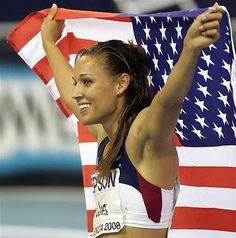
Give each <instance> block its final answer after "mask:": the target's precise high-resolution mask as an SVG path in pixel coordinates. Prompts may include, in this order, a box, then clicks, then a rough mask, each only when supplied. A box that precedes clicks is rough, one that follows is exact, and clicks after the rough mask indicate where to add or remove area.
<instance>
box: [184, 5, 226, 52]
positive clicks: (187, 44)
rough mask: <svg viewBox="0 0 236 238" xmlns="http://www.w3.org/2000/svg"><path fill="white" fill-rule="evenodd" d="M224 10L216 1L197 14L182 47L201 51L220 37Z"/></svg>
mask: <svg viewBox="0 0 236 238" xmlns="http://www.w3.org/2000/svg"><path fill="white" fill-rule="evenodd" d="M223 13H224V11H223V10H222V8H220V7H219V5H218V4H217V3H215V4H214V5H213V7H210V8H209V9H208V10H207V11H205V12H204V13H202V14H201V15H199V16H198V17H197V18H196V19H195V21H194V22H193V23H192V25H191V26H190V28H189V29H188V32H187V34H186V36H185V39H184V48H186V49H188V50H191V51H197V52H199V51H201V49H202V48H205V47H208V46H209V45H211V44H212V43H214V42H216V41H217V40H218V39H219V38H220V21H221V19H222V17H223Z"/></svg>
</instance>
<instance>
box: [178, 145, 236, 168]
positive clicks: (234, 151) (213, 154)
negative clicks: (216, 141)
mask: <svg viewBox="0 0 236 238" xmlns="http://www.w3.org/2000/svg"><path fill="white" fill-rule="evenodd" d="M177 151H178V155H179V158H180V166H212V167H220V166H224V167H236V159H235V158H236V146H218V147H204V148H203V147H177Z"/></svg>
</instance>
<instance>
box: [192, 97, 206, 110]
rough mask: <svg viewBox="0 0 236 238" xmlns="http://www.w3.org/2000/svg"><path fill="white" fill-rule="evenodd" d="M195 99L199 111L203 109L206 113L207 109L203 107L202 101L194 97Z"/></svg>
mask: <svg viewBox="0 0 236 238" xmlns="http://www.w3.org/2000/svg"><path fill="white" fill-rule="evenodd" d="M195 99H196V102H195V104H196V105H197V106H198V107H199V108H200V109H201V111H202V112H203V110H204V109H205V110H207V111H208V109H207V107H206V106H205V105H204V101H200V100H198V98H196V97H195Z"/></svg>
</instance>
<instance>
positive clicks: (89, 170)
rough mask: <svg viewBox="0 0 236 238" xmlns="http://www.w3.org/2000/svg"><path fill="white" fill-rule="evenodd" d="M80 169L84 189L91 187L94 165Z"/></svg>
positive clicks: (94, 170)
mask: <svg viewBox="0 0 236 238" xmlns="http://www.w3.org/2000/svg"><path fill="white" fill-rule="evenodd" d="M82 168H83V169H82V173H83V181H84V187H85V188H88V187H92V180H91V175H92V174H94V173H95V172H96V165H83V167H82Z"/></svg>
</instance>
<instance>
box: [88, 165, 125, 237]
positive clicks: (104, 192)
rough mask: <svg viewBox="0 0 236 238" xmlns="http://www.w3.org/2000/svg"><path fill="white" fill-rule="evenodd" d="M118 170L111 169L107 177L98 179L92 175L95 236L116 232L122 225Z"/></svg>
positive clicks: (95, 175) (122, 216)
mask: <svg viewBox="0 0 236 238" xmlns="http://www.w3.org/2000/svg"><path fill="white" fill-rule="evenodd" d="M119 177H120V170H119V169H118V168H117V169H113V170H111V172H110V175H109V177H108V178H107V179H103V180H102V181H98V179H97V174H94V175H92V183H93V193H94V198H95V202H96V212H95V214H94V218H93V235H92V237H94V238H96V237H98V236H99V235H101V234H104V233H113V232H118V231H120V230H121V229H122V228H123V227H124V215H123V212H122V209H121V202H120V193H119Z"/></svg>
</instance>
